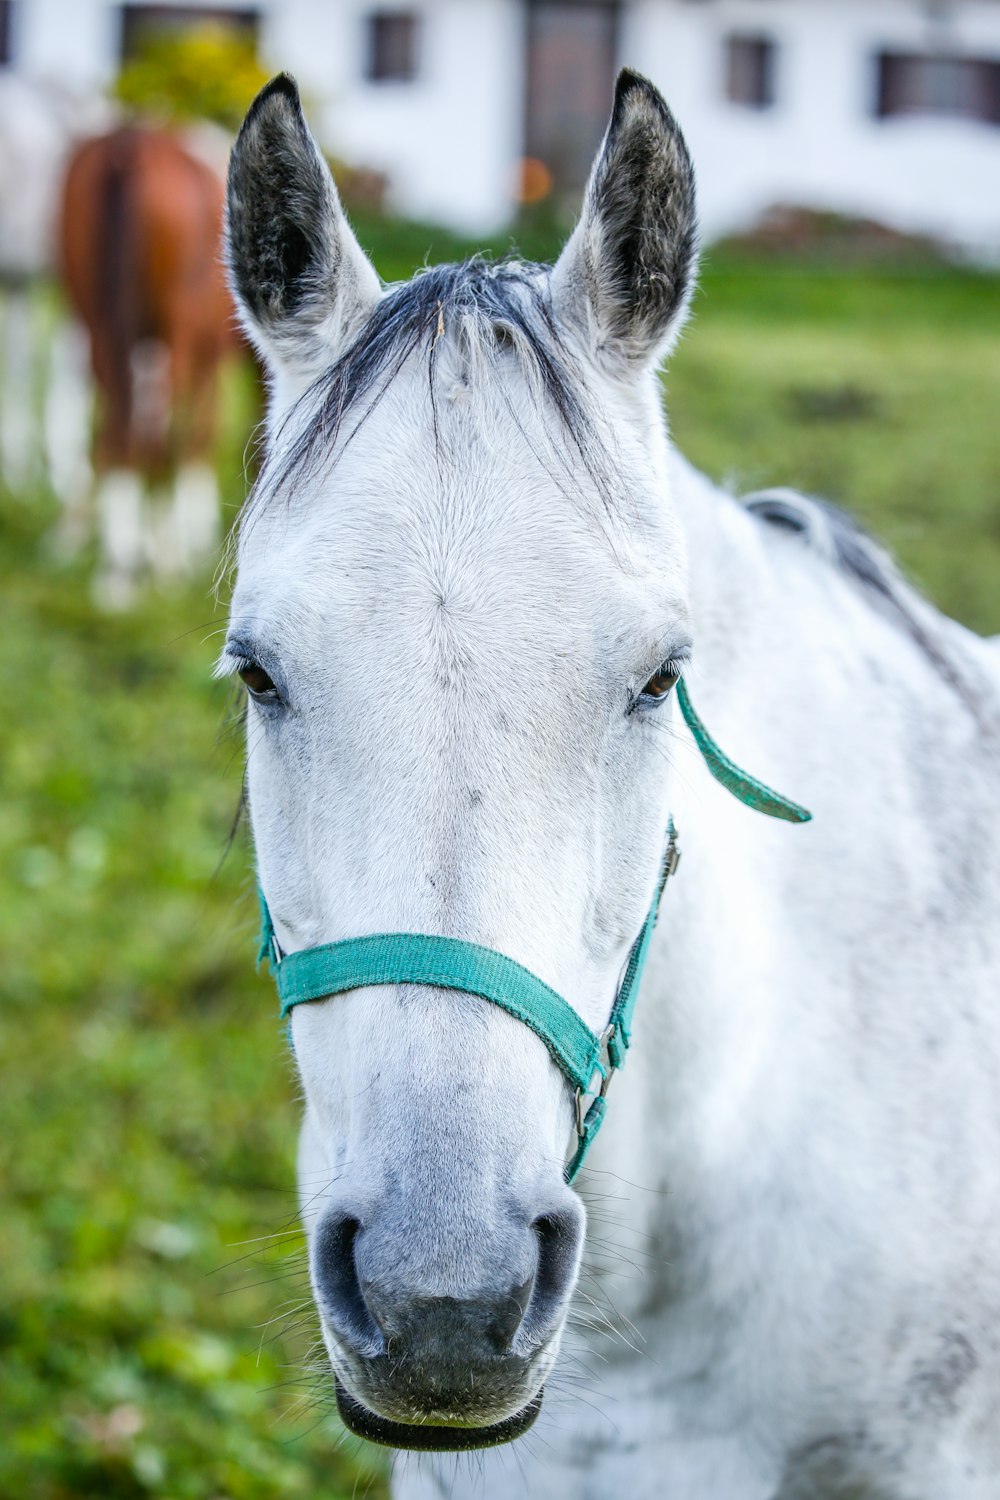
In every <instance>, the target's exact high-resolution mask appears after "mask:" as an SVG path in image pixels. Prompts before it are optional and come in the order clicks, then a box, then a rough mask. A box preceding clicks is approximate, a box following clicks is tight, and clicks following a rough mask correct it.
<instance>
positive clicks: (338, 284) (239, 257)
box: [226, 73, 380, 389]
mask: <svg viewBox="0 0 1000 1500" xmlns="http://www.w3.org/2000/svg"><path fill="white" fill-rule="evenodd" d="M226 252H227V258H228V263H229V273H230V279H231V283H232V288H233V293H234V295H235V297H236V300H237V303H238V305H239V307H240V310H241V312H242V314H243V321H244V323H245V325H246V328H247V331H248V333H249V334H250V337H251V338H252V339H253V341H254V343H255V344H256V345H257V347H258V349H259V350H260V352H261V354H262V356H263V357H264V359H265V360H266V362H267V363H268V364H269V365H270V367H271V369H272V373H275V374H280V375H282V376H284V377H285V378H286V379H288V380H290V381H291V383H292V385H293V387H296V388H298V389H304V387H305V386H306V385H308V384H309V383H310V382H311V381H312V380H314V379H315V378H316V376H317V375H319V374H321V373H322V372H323V370H325V369H327V368H328V367H329V366H330V364H332V362H333V361H334V359H335V358H336V356H337V353H338V352H339V350H340V348H341V347H342V346H343V345H344V343H345V342H346V341H347V340H348V339H349V338H350V337H351V336H352V334H353V333H355V332H356V331H357V329H358V328H359V327H360V325H361V323H362V322H363V320H364V318H365V317H366V316H367V314H368V312H369V311H370V310H371V307H372V306H373V305H374V303H375V301H376V299H377V298H378V296H379V294H380V283H379V279H378V276H377V275H376V273H375V270H374V268H373V267H372V265H371V263H370V262H369V261H368V260H367V258H366V257H365V255H364V252H363V251H362V250H361V247H360V246H359V245H358V242H357V240H356V239H355V238H354V235H353V233H352V231H351V229H350V226H349V225H348V223H347V220H346V218H345V217H344V212H343V209H342V208H341V206H340V201H339V199H338V197H337V191H336V188H335V187H334V185H333V178H332V177H331V175H330V170H329V168H328V166H327V164H326V162H325V161H324V159H323V156H322V154H321V152H320V150H319V147H318V146H317V145H316V142H315V141H314V139H313V137H312V135H311V134H310V132H309V127H308V126H307V125H306V122H305V117H304V115H303V113H302V104H301V100H300V99H299V91H298V88H297V86H296V83H295V80H294V79H293V78H292V77H291V76H290V75H289V74H288V73H279V74H278V76H277V77H276V78H272V79H271V81H270V83H268V84H266V85H265V87H264V88H263V89H261V91H260V93H259V94H258V95H257V97H256V99H254V101H253V103H252V104H251V106H250V108H249V110H248V111H247V116H246V119H245V120H244V121H243V125H242V127H241V129H240V133H239V135H238V137H237V139H236V144H235V146H234V147H233V152H232V156H231V157H230V161H229V182H228V190H227V206H226Z"/></svg>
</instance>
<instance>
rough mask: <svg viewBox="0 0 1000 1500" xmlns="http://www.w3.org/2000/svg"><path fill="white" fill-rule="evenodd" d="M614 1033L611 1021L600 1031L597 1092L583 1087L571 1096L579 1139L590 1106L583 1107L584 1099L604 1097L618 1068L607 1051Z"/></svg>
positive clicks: (584, 1127)
mask: <svg viewBox="0 0 1000 1500" xmlns="http://www.w3.org/2000/svg"><path fill="white" fill-rule="evenodd" d="M614 1034H615V1025H614V1022H613V1021H612V1022H611V1024H610V1025H608V1026H605V1028H604V1030H603V1031H602V1032H601V1038H600V1048H601V1055H600V1057H599V1058H598V1063H597V1069H596V1070H595V1071H599V1072H600V1074H601V1083H600V1087H599V1088H598V1090H597V1093H596V1094H595V1093H594V1092H593V1091H592V1090H591V1089H587V1090H586V1091H584V1090H583V1089H577V1091H576V1093H575V1094H574V1096H573V1103H574V1107H575V1111H576V1133H577V1135H578V1136H579V1137H580V1139H581V1140H583V1138H584V1136H585V1135H586V1133H587V1132H586V1116H587V1109H589V1107H590V1106H589V1105H588V1106H587V1107H586V1108H585V1107H584V1100H585V1099H595V1098H596V1099H604V1098H605V1097H606V1095H607V1092H608V1089H609V1087H610V1085H611V1080H612V1078H613V1077H614V1076H615V1074H616V1073H617V1071H618V1069H617V1068H616V1067H615V1065H614V1063H613V1062H612V1061H611V1057H610V1054H609V1052H608V1045H609V1043H610V1041H611V1038H612V1037H613V1036H614Z"/></svg>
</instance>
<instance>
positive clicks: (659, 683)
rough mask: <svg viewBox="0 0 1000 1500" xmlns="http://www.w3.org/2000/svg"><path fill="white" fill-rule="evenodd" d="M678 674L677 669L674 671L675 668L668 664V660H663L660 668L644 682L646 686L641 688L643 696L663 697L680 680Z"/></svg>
mask: <svg viewBox="0 0 1000 1500" xmlns="http://www.w3.org/2000/svg"><path fill="white" fill-rule="evenodd" d="M680 675H681V674H680V673H679V672H678V671H675V669H674V668H673V667H672V666H671V665H670V663H669V662H664V664H663V666H662V667H661V668H660V670H659V671H658V672H654V674H653V676H652V677H651V678H650V679H649V681H648V682H647V683H646V686H645V687H644V688H643V690H642V696H643V698H657V699H658V698H665V697H666V696H667V694H668V693H669V692H670V689H671V688H673V687H676V685H677V683H678V682H679V681H680Z"/></svg>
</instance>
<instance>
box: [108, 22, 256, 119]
mask: <svg viewBox="0 0 1000 1500" xmlns="http://www.w3.org/2000/svg"><path fill="white" fill-rule="evenodd" d="M267 76H268V75H267V74H266V73H265V71H264V69H263V68H262V67H261V65H260V63H259V62H258V61H257V55H256V51H255V48H254V43H253V39H252V37H250V36H244V35H241V34H240V33H239V32H236V31H234V30H233V29H232V28H230V27H225V26H215V25H211V24H206V25H204V26H194V27H191V28H190V29H185V30H183V31H153V30H150V31H149V32H148V33H146V34H145V35H144V37H143V43H142V46H141V49H140V51H139V53H138V55H137V56H136V57H134V58H132V59H131V60H130V61H129V62H127V63H126V64H125V66H124V68H123V69H122V71H121V73H120V74H119V76H118V81H117V83H116V85H115V90H114V92H115V95H116V96H117V98H119V99H120V100H121V101H122V103H123V104H127V105H129V106H130V107H131V108H132V109H134V110H136V111H137V112H138V113H139V114H143V115H153V116H155V117H156V118H158V119H164V120H168V121H170V122H172V123H173V122H176V123H184V122H186V121H189V120H214V121H215V122H216V124H218V125H222V126H224V127H225V128H226V129H227V130H237V129H238V128H239V124H240V121H241V120H242V119H243V116H244V114H245V113H246V109H247V106H248V105H249V103H250V101H251V99H252V98H253V96H254V94H256V92H257V90H258V89H259V88H261V87H262V85H263V84H264V83H266V81H267Z"/></svg>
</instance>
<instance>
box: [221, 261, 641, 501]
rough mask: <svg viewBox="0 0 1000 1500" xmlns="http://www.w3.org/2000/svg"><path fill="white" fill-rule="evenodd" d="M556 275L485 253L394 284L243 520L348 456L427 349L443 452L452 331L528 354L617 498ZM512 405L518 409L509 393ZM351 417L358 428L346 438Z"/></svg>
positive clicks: (562, 418)
mask: <svg viewBox="0 0 1000 1500" xmlns="http://www.w3.org/2000/svg"><path fill="white" fill-rule="evenodd" d="M546 273H547V267H543V266H538V265H534V264H531V263H526V262H524V261H520V260H515V259H510V260H503V261H498V262H491V261H488V260H485V259H483V258H482V257H479V256H475V257H473V258H472V259H471V260H468V261H464V262H462V263H461V264H456V265H444V266H432V267H429V268H428V269H426V270H423V271H420V272H418V273H417V275H416V276H415V277H414V278H413V279H412V281H408V282H405V283H404V284H402V285H400V286H398V287H393V288H391V289H390V291H389V292H388V293H387V294H386V296H385V297H383V298H382V299H381V301H380V302H378V304H377V305H376V307H375V308H374V310H373V312H372V313H371V315H370V317H369V318H368V320H367V322H366V323H365V325H364V327H363V328H362V329H361V331H360V332H359V334H358V335H357V337H356V338H355V339H354V342H353V343H352V344H351V346H350V347H349V348H348V349H347V350H346V351H345V353H344V354H343V355H342V356H341V357H340V359H338V360H337V361H336V363H335V364H333V365H332V366H331V368H330V369H329V370H328V371H327V372H326V373H325V374H324V375H322V376H321V377H320V379H319V380H318V381H317V382H316V383H315V384H314V385H313V386H312V387H311V388H310V390H309V391H308V392H307V393H306V395H305V396H304V397H303V398H302V399H303V401H304V402H308V403H309V404H310V405H315V406H316V410H315V413H314V415H313V417H312V418H311V420H310V421H309V422H308V424H307V425H306V426H305V427H304V429H303V430H302V432H301V433H300V434H299V435H298V436H297V438H296V439H295V441H294V443H293V444H292V445H291V447H290V449H289V450H288V451H287V452H286V453H284V454H283V455H282V457H281V458H280V460H278V461H277V463H275V462H274V461H272V463H270V464H268V465H266V466H265V469H264V471H263V473H262V474H261V477H260V480H259V481H258V484H257V485H256V486H255V489H254V491H253V493H252V494H251V495H250V497H249V499H248V501H247V504H246V507H245V509H244V515H243V517H242V522H243V523H244V524H245V523H246V522H247V521H248V520H251V519H252V517H253V514H254V513H255V512H256V510H257V509H258V507H260V506H261V505H263V504H265V503H267V502H269V501H270V499H271V498H273V497H275V496H277V495H279V494H281V493H285V494H286V495H287V494H289V493H291V490H292V488H293V486H294V483H295V481H296V480H299V479H301V477H302V475H303V473H304V472H307V471H308V472H312V471H313V470H314V469H315V468H316V467H317V466H320V465H322V464H323V462H324V460H326V459H328V458H329V457H330V456H331V455H332V454H333V453H334V451H335V450H336V451H337V452H338V453H343V451H344V449H345V448H346V447H347V445H348V444H349V443H350V442H351V440H352V439H353V438H354V436H355V435H356V434H357V433H358V431H359V430H360V429H361V428H362V427H363V426H364V424H365V422H366V421H367V420H368V418H369V417H370V416H371V415H372V413H373V412H374V411H375V410H376V408H377V407H378V405H379V403H380V401H381V400H382V399H383V397H384V396H385V394H386V392H387V391H388V389H389V388H390V386H391V385H392V383H393V381H394V380H395V379H396V378H397V377H398V376H399V374H400V373H401V372H402V370H403V368H404V366H405V365H406V364H407V362H408V361H409V360H410V359H411V358H412V357H413V356H415V355H416V354H417V353H418V352H421V351H422V352H423V353H424V355H425V357H426V359H427V378H428V384H429V388H430V399H431V422H432V427H433V435H434V441H435V446H436V448H439V447H440V441H441V434H440V428H439V421H438V405H437V395H436V380H435V371H436V367H437V361H438V347H437V346H438V342H439V339H440V338H441V337H442V336H443V335H442V330H443V331H444V335H449V334H450V335H454V334H455V332H456V331H461V332H462V333H464V335H465V336H466V338H469V337H472V338H475V339H476V341H477V342H478V343H479V345H480V346H481V348H483V349H486V350H489V351H490V354H491V357H492V358H493V359H494V360H499V359H501V358H502V357H509V355H510V354H511V351H513V352H514V353H515V355H516V356H517V357H518V358H520V360H521V362H522V365H523V366H524V367H525V373H526V374H527V375H528V376H529V378H530V379H531V380H532V381H533V382H534V383H535V384H537V386H538V387H539V389H540V392H541V394H542V396H543V398H544V400H545V401H546V402H547V403H548V404H549V406H550V407H551V409H552V411H553V413H554V414H555V416H556V417H557V419H558V425H559V428H560V429H561V431H562V434H563V437H564V438H565V439H566V440H567V442H568V444H569V447H570V448H571V449H572V451H573V453H574V454H575V455H576V456H577V457H578V458H579V459H581V460H582V462H583V464H584V466H585V468H586V471H587V473H588V474H589V475H590V476H591V478H592V479H593V480H594V482H595V484H596V485H597V487H598V489H599V491H600V493H601V495H602V498H603V499H604V500H605V501H606V502H608V501H610V497H611V483H610V478H609V470H608V466H607V464H606V463H605V461H604V459H605V455H604V453H603V449H602V445H601V443H600V441H599V439H598V438H597V435H596V429H595V423H594V418H593V414H592V413H588V411H587V409H586V407H585V404H584V399H583V395H582V394H581V393H583V392H584V391H585V386H584V380H583V377H582V375H581V373H580V372H579V371H578V370H576V369H575V368H573V365H572V359H571V356H570V355H569V353H568V351H567V350H566V349H565V348H564V347H563V346H562V344H561V342H560V338H559V334H558V330H557V328H556V325H555V321H554V319H553V316H552V310H551V306H550V303H549V298H548V281H547V274H546ZM502 399H504V400H506V401H507V403H508V409H509V410H511V411H512V407H511V406H510V403H509V398H507V396H506V393H502ZM349 417H352V418H353V422H352V425H351V427H350V430H349V431H347V432H346V435H345V432H344V427H345V422H346V420H347V419H348V418H349ZM279 439H280V434H279ZM279 446H280V443H279ZM334 461H335V460H334Z"/></svg>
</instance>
